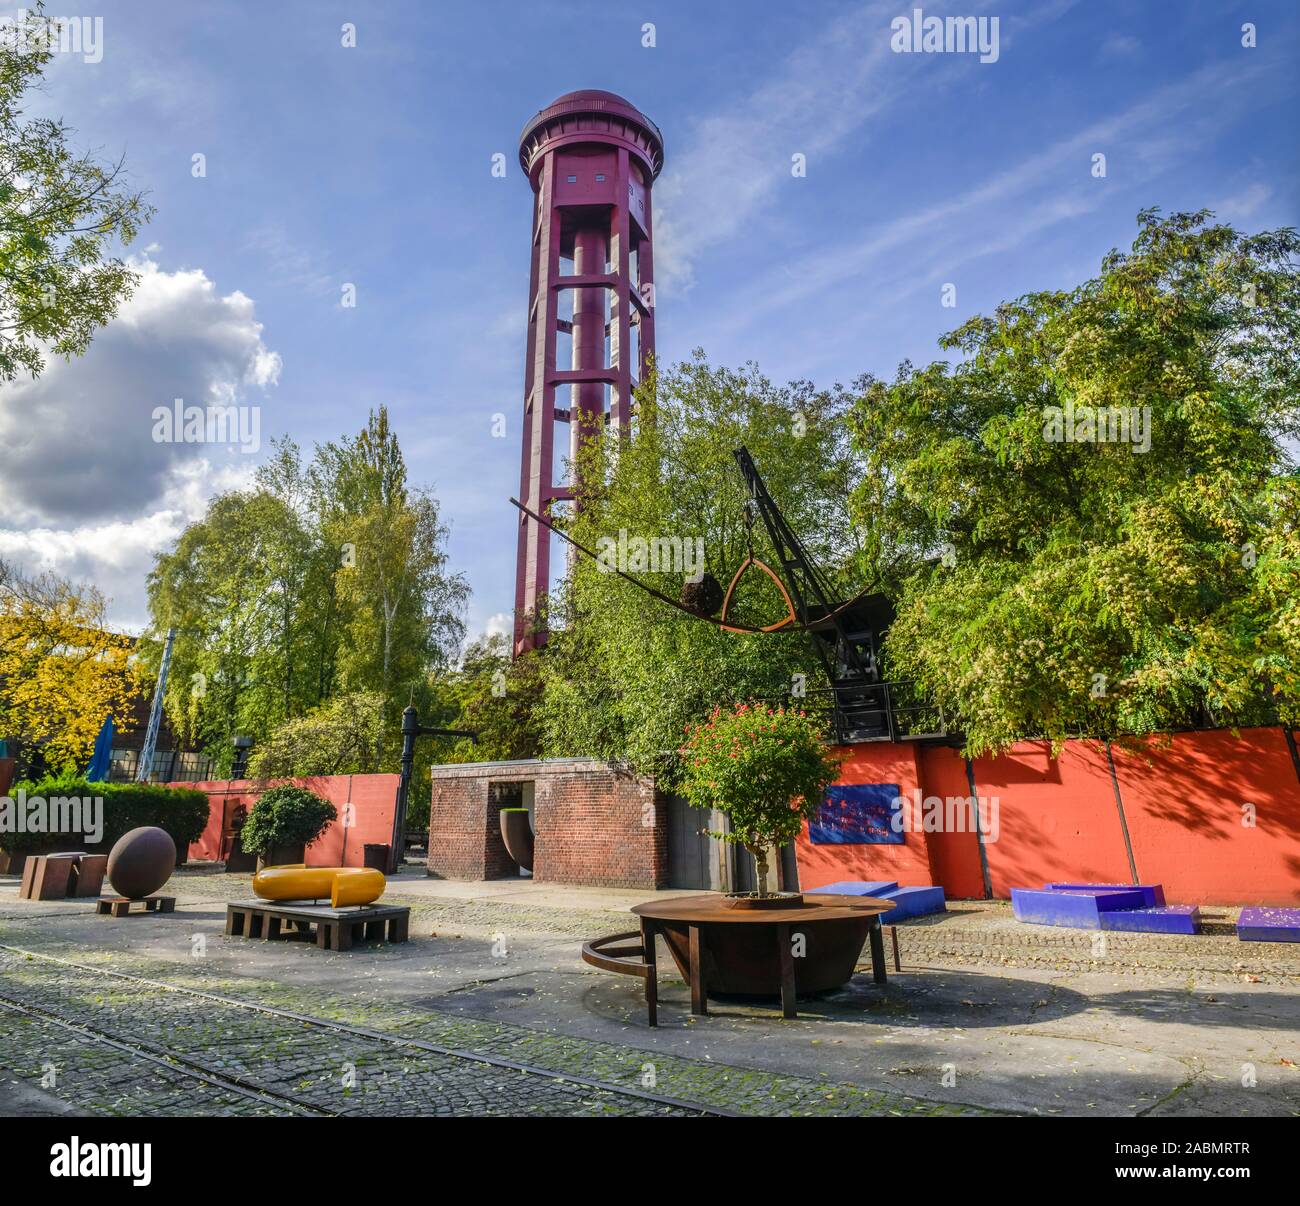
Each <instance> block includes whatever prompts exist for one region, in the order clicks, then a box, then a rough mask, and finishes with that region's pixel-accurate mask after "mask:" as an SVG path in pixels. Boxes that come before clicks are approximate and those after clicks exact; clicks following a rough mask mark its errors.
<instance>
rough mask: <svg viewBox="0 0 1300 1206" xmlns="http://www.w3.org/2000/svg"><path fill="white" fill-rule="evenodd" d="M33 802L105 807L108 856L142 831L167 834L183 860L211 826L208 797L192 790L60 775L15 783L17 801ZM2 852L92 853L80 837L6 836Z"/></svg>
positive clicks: (103, 846) (0, 842)
mask: <svg viewBox="0 0 1300 1206" xmlns="http://www.w3.org/2000/svg"><path fill="white" fill-rule="evenodd" d="M19 791H22V792H24V793H26V796H27V798H28V799H31V798H32V797H33V796H40V797H41V798H42V799H45V800H50V799H53V798H55V797H58V796H74V797H81V798H83V799H96V798H99V799H102V800H103V801H104V834H103V837H102V839H101V841H100V843H99V848H100V849H102V850H108V849H111V848H112V846H113V843H114V842H116V841H117V839H118V838H120V837H121V836H122V835H123V834H124V833H128V832H129V831H130V830H132V829H136V828H139V827H140V826H141V825H156V826H157V827H158V828H159V829H165V830H166V831H167V832H168V833H169V834H170V835H171V839H172V841H174V842H175V843H176V849H177V851H179V852H180V853H181V854H182V855H183V854H184V853H185V851H186V849H187V848H188V847H189V845H190V843H191V842H197V841H198V840H199V838H200V837H202V836H203V829H204V826H206V825H207V823H208V797H207V796H206V795H204V793H203V792H201V791H196V790H195V789H194V788H190V787H163V786H161V785H158V784H153V783H100V782H96V783H88V782H87V781H86V780H85V779H83V778H81V777H80V776H79V775H59V776H51V777H47V778H42V779H39V780H35V781H32V780H25V781H23V782H21V783H15V784H13V786H12V787H11V788H10V789H9V794H10V796H11V797H16V796H17V794H18V792H19ZM0 846H3V847H4V849H6V850H8V851H11V852H13V853H23V852H32V851H35V852H40V851H48V850H69V849H72V850H82V849H87V848H93V846H91V847H88V843H87V842H86V839H85V837H84V836H83V835H82V834H80V833H69V834H48V833H0Z"/></svg>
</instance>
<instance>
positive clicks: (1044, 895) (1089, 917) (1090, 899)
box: [1011, 888, 1146, 930]
mask: <svg viewBox="0 0 1300 1206" xmlns="http://www.w3.org/2000/svg"><path fill="white" fill-rule="evenodd" d="M1144 907H1146V898H1145V897H1144V896H1143V894H1142V893H1141V892H1138V891H1136V890H1131V889H1127V888H1123V889H1115V890H1112V889H1108V888H1081V889H1080V890H1078V891H1077V892H1060V891H1055V890H1051V889H1042V890H1040V889H1035V888H1012V889H1011V910H1012V912H1013V913H1014V914H1015V918H1016V920H1017V921H1025V922H1029V923H1030V924H1032V925H1064V926H1073V927H1074V928H1075V929H1080V930H1099V929H1101V915H1102V914H1103V913H1109V912H1114V911H1115V910H1118V909H1141V908H1144Z"/></svg>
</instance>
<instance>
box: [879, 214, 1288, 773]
mask: <svg viewBox="0 0 1300 1206" xmlns="http://www.w3.org/2000/svg"><path fill="white" fill-rule="evenodd" d="M1138 221H1139V230H1138V235H1137V238H1136V240H1135V241H1134V243H1133V246H1132V248H1131V250H1129V251H1127V252H1121V251H1118V250H1116V251H1112V252H1111V253H1110V254H1108V255H1107V256H1106V257H1105V259H1104V261H1103V263H1102V265H1101V271H1100V273H1099V275H1098V276H1096V277H1095V278H1094V279H1092V280H1089V281H1086V282H1085V283H1083V284H1082V285H1080V286H1079V287H1078V288H1075V289H1072V290H1068V291H1055V292H1044V293H1031V294H1028V295H1026V296H1023V297H1020V298H1018V299H1016V300H1015V301H1013V302H1010V303H1008V304H1006V305H1003V306H1001V307H999V309H998V310H997V312H996V313H995V314H994V315H993V316H991V317H985V316H979V317H976V318H973V319H971V320H970V321H969V322H967V323H966V324H965V325H963V326H962V327H961V328H959V329H958V330H956V331H954V332H952V333H951V334H950V335H948V336H946V337H945V338H944V339H943V341H942V346H943V347H944V348H946V349H948V350H950V351H952V352H954V353H955V354H956V356H957V362H956V363H955V364H948V363H944V362H939V363H935V364H931V365H929V366H928V367H926V368H924V369H919V370H917V369H913V368H912V367H911V366H910V365H904V366H903V367H902V368H901V369H900V371H899V373H898V375H897V378H896V379H895V380H894V381H893V382H892V383H888V384H887V383H884V382H879V381H869V382H866V383H865V384H864V387H863V390H862V398H861V401H860V403H859V404H858V406H857V407H856V408H855V411H854V415H853V427H854V438H855V442H856V444H857V447H858V449H859V452H860V454H861V456H862V457H863V458H864V460H865V464H866V472H865V473H864V474H863V476H862V479H861V482H860V484H859V486H858V488H857V490H856V492H855V495H854V511H855V514H856V515H857V517H858V518H859V520H860V521H861V524H862V526H863V528H864V530H866V531H867V532H868V534H869V537H868V542H867V548H866V550H865V554H864V555H865V558H866V562H867V565H868V572H869V574H870V575H871V576H873V577H875V578H877V579H879V580H881V581H883V582H886V583H890V584H892V586H893V588H894V590H895V591H896V593H897V595H898V619H897V622H896V623H895V624H894V626H893V628H892V630H891V632H890V634H889V637H888V641H887V645H886V658H887V663H888V666H889V668H890V671H891V674H892V676H894V677H899V678H909V679H914V680H915V681H916V682H917V683H918V685H919V686H920V687H921V688H922V689H923V690H924V691H925V692H926V693H927V694H928V695H929V696H930V697H931V698H932V699H934V700H935V701H936V702H937V703H938V704H939V705H940V706H941V707H942V708H943V709H944V711H945V713H946V715H947V717H948V719H949V722H950V724H953V725H955V726H956V727H958V728H959V729H960V730H962V731H964V732H965V734H966V738H967V743H968V746H967V748H968V750H969V751H971V752H981V751H986V750H998V749H1004V748H1006V747H1007V746H1008V745H1010V744H1011V743H1012V742H1014V741H1016V740H1018V739H1021V738H1027V737H1048V738H1051V739H1053V740H1054V741H1061V740H1064V739H1065V738H1067V737H1071V736H1075V735H1080V734H1082V735H1090V736H1095V737H1111V736H1121V735H1126V734H1145V733H1151V732H1155V731H1162V730H1168V729H1175V728H1179V727H1184V726H1190V725H1195V724H1198V723H1203V722H1211V723H1215V724H1223V725H1236V724H1251V723H1268V722H1270V721H1272V720H1275V719H1278V718H1280V719H1282V720H1284V721H1290V722H1292V723H1294V722H1296V721H1297V720H1298V719H1300V681H1298V680H1297V667H1298V666H1300V611H1298V606H1300V605H1298V604H1297V599H1298V598H1300V535H1298V534H1297V526H1298V520H1300V507H1297V501H1298V497H1300V487H1298V484H1297V478H1296V466H1295V462H1294V461H1293V460H1292V458H1291V456H1290V455H1289V453H1288V450H1287V441H1288V440H1294V439H1295V437H1296V436H1297V434H1298V433H1300V404H1298V403H1297V397H1298V396H1300V394H1298V390H1297V387H1298V386H1300V357H1298V356H1297V351H1298V350H1300V344H1298V339H1297V337H1298V336H1300V306H1298V305H1297V302H1300V278H1298V277H1297V272H1296V255H1297V250H1298V249H1300V243H1298V241H1297V237H1296V234H1295V232H1294V231H1292V230H1289V229H1286V230H1280V231H1275V232H1272V233H1263V234H1257V235H1250V236H1247V235H1243V234H1241V233H1239V232H1237V231H1235V230H1233V229H1232V228H1231V227H1228V226H1224V225H1219V224H1214V223H1213V222H1212V221H1211V215H1209V214H1207V213H1203V212H1202V213H1195V214H1174V215H1171V216H1168V217H1164V218H1162V217H1160V216H1159V215H1158V214H1157V213H1156V212H1155V211H1147V212H1144V213H1142V214H1140V215H1139V219H1138ZM1112 437H1120V438H1112ZM1125 437H1126V438H1125Z"/></svg>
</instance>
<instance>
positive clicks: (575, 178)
mask: <svg viewBox="0 0 1300 1206" xmlns="http://www.w3.org/2000/svg"><path fill="white" fill-rule="evenodd" d="M569 183H570V184H577V183H578V178H577V176H570V177H569Z"/></svg>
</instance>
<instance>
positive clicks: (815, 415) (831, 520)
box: [541, 352, 857, 786]
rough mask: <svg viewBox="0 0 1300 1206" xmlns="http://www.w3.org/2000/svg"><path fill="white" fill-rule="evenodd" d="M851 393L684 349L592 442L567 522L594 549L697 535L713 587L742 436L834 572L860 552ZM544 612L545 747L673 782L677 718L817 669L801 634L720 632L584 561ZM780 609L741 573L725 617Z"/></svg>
mask: <svg viewBox="0 0 1300 1206" xmlns="http://www.w3.org/2000/svg"><path fill="white" fill-rule="evenodd" d="M851 401H852V400H851V399H850V397H849V396H848V395H847V394H846V393H845V392H844V391H842V390H840V389H839V388H838V387H837V388H835V389H833V390H828V391H820V392H819V391H816V390H814V389H813V388H812V387H811V386H810V385H808V384H807V383H806V382H795V383H793V384H791V385H789V386H787V387H784V388H781V387H777V386H774V385H773V384H772V383H771V382H770V381H769V380H768V379H767V378H766V377H764V376H762V374H761V373H759V371H758V370H757V368H756V367H754V366H753V365H747V366H745V368H743V369H741V370H739V371H731V370H728V369H724V368H713V367H711V366H710V365H709V364H708V363H707V361H706V360H705V359H704V356H703V354H702V353H700V352H697V353H696V354H695V356H694V358H693V359H692V360H690V361H689V362H687V363H685V364H683V365H680V366H678V367H676V368H674V369H672V370H671V371H667V372H664V373H661V374H658V375H657V377H656V378H655V379H652V380H650V381H647V382H646V383H645V384H644V385H643V386H642V387H641V389H640V391H639V392H638V405H639V408H640V412H639V413H640V420H639V423H638V426H637V428H636V430H635V431H634V432H633V434H632V435H631V437H630V438H628V439H627V440H626V441H620V440H619V439H618V437H617V436H615V435H611V436H609V437H608V438H607V439H606V440H604V441H595V440H593V441H591V442H590V443H589V445H588V450H587V452H586V454H585V455H587V456H589V457H591V458H592V459H593V465H592V467H591V469H590V470H589V471H588V472H587V474H586V478H585V480H586V481H587V482H589V483H604V484H601V485H598V486H591V487H590V488H589V489H588V490H587V492H586V493H585V494H584V495H583V497H582V499H581V509H580V510H578V511H577V513H576V514H574V515H573V516H572V517H571V519H570V521H569V522H570V529H571V530H572V532H573V533H574V535H575V536H576V538H577V539H579V540H580V541H581V542H582V543H583V544H584V545H586V546H587V547H588V548H591V549H593V550H596V549H597V548H598V544H599V542H600V541H601V539H602V538H609V539H611V540H615V539H617V538H618V537H619V534H620V531H623V532H625V533H626V534H628V535H629V536H631V537H632V538H637V537H641V538H647V539H648V538H657V537H666V538H674V537H676V538H680V539H681V540H683V541H685V540H692V539H694V538H700V539H702V540H703V544H704V566H703V568H704V569H705V570H706V571H707V572H708V573H709V574H711V575H713V577H715V578H716V579H717V580H718V582H719V583H721V584H723V585H725V584H727V583H729V582H730V581H731V578H732V576H733V574H734V573H735V572H736V570H737V569H738V568H739V567H740V565H741V563H742V562H743V561H744V559H745V557H746V554H747V551H748V547H749V546H748V540H747V532H746V526H745V522H744V513H745V506H744V504H745V497H746V491H745V484H744V479H743V478H742V477H741V475H740V472H739V469H738V468H737V466H736V462H735V458H734V456H733V452H734V450H735V449H736V448H737V447H738V446H740V445H742V444H743V445H745V446H746V447H748V448H749V450H750V452H751V453H752V454H753V456H754V460H755V463H756V464H757V465H758V468H759V471H760V472H761V473H762V474H763V477H764V479H765V481H766V482H767V484H768V488H769V490H770V491H771V493H772V495H773V496H774V498H775V499H776V501H777V503H778V505H779V506H780V507H781V508H782V510H783V512H784V513H785V515H786V518H787V519H788V520H789V522H790V523H791V525H792V526H793V527H794V529H795V531H797V532H798V533H799V534H800V536H801V538H803V539H804V540H805V543H806V545H807V547H808V549H809V552H810V554H811V555H812V556H813V557H814V558H815V559H816V560H817V562H818V564H819V565H820V566H821V567H822V568H823V569H824V570H826V571H827V572H829V573H831V574H832V576H834V573H835V571H836V570H837V569H838V568H839V567H841V566H843V565H844V564H845V563H846V562H847V561H848V560H849V559H850V558H851V557H852V556H853V554H854V553H855V552H856V551H857V546H856V545H855V544H854V543H853V542H854V541H855V540H856V536H855V533H854V532H853V531H852V528H851V525H850V524H849V521H848V499H849V493H850V490H851V489H852V487H853V485H854V483H855V481H856V475H857V469H856V466H855V463H854V460H853V457H852V455H851V451H850V449H849V448H848V444H847V436H846V427H845V424H844V415H845V413H846V411H847V410H848V408H849V406H850V404H851ZM752 540H753V548H754V552H755V554H756V555H757V556H758V557H760V558H762V559H764V560H766V561H768V562H769V563H772V562H773V561H774V556H773V554H772V552H771V549H770V546H769V544H768V541H767V537H766V534H765V532H764V531H763V529H762V525H761V523H759V524H756V525H755V526H754V529H753V532H752ZM636 576H637V577H638V578H639V579H640V580H641V581H643V582H646V583H648V584H650V585H652V586H654V587H656V588H657V589H658V590H660V591H662V592H663V593H664V594H666V595H668V596H670V597H672V598H678V597H680V595H681V592H682V588H683V584H684V581H685V579H686V577H687V575H686V574H685V573H684V572H683V570H682V568H681V567H680V566H679V567H676V568H674V567H672V566H667V567H665V566H663V565H662V564H661V565H660V566H659V568H657V569H653V570H647V571H645V572H638V573H637V574H636ZM846 593H847V591H846ZM551 610H552V613H553V614H552V624H553V628H552V635H551V638H550V641H549V643H548V645H547V648H546V656H545V658H544V659H543V663H542V665H543V678H544V682H545V695H544V698H543V701H542V705H541V717H542V730H543V745H544V748H545V751H546V753H547V754H548V756H553V755H564V754H575V755H581V754H586V755H592V754H594V755H597V756H601V757H609V758H626V759H628V760H629V761H630V762H631V763H632V764H633V765H635V766H636V767H637V768H638V769H639V770H643V771H647V772H654V773H656V774H657V775H658V776H659V777H660V779H661V781H663V782H664V783H665V784H667V785H669V786H671V783H672V781H673V778H674V776H675V775H676V773H677V769H678V767H677V763H678V753H677V751H678V746H679V744H680V738H681V734H682V731H683V729H684V728H685V726H686V725H687V724H689V723H691V722H694V721H698V720H700V719H702V718H703V717H705V716H707V715H708V714H709V712H710V710H711V709H713V708H714V707H716V706H719V705H729V704H731V703H732V702H735V701H739V700H745V699H753V698H771V697H778V696H782V697H783V696H784V695H786V694H787V693H789V691H790V689H791V684H792V678H793V676H794V675H795V674H805V675H806V676H807V677H808V681H809V682H812V683H817V682H818V681H819V679H820V677H821V668H820V664H819V663H818V662H817V661H816V657H815V654H814V652H813V650H812V648H811V644H810V642H809V639H808V637H807V636H806V635H804V634H801V633H795V634H784V633H779V632H778V633H774V634H772V635H767V636H751V635H740V634H733V633H726V632H722V631H720V630H719V629H717V628H716V627H714V626H713V625H711V624H706V623H703V622H701V621H699V620H696V619H692V618H690V617H688V616H685V615H682V614H681V613H680V612H678V611H675V610H674V609H672V608H670V607H667V606H666V605H664V604H661V603H656V602H654V601H652V600H650V599H649V598H647V596H646V595H645V594H644V593H643V592H642V591H640V590H638V589H637V588H636V587H634V586H633V585H631V584H630V583H628V582H625V581H624V580H622V579H621V578H619V577H618V576H617V575H615V574H613V573H608V572H603V571H602V569H601V567H600V566H599V565H597V564H596V563H594V562H593V561H592V560H591V559H589V558H586V557H579V558H577V559H576V560H574V561H573V562H572V563H571V565H570V570H569V574H568V576H567V578H566V580H565V586H564V592H563V595H562V597H561V598H560V599H559V600H558V605H557V606H553V607H552V609H551ZM782 612H783V605H782V603H781V601H780V599H779V596H778V594H777V592H776V590H775V588H774V587H773V586H772V584H771V583H770V582H769V581H767V579H766V578H765V576H764V575H762V574H761V573H758V572H756V571H752V570H751V571H750V572H748V573H746V574H745V575H744V577H743V578H742V579H741V580H740V581H739V582H738V583H737V586H736V590H735V595H734V597H733V600H732V605H731V608H730V609H729V611H728V615H729V616H732V617H734V618H737V619H740V620H742V621H744V622H750V623H755V622H757V623H771V622H773V621H774V620H776V619H778V618H780V616H781V614H782ZM560 624H562V625H563V626H562V627H561V626H560Z"/></svg>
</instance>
